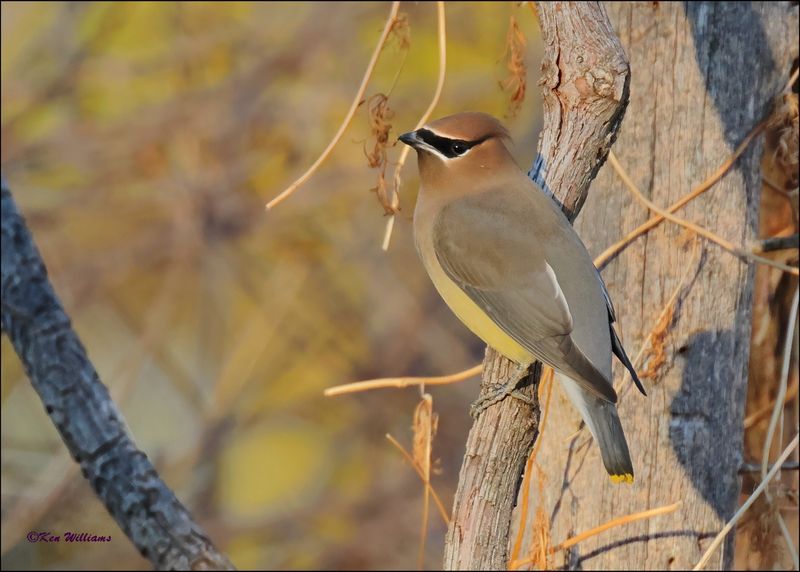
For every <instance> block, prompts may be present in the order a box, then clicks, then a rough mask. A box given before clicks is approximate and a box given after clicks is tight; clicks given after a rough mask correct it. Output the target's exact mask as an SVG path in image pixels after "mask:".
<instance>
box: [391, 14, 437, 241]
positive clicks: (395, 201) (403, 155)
mask: <svg viewBox="0 0 800 572" xmlns="http://www.w3.org/2000/svg"><path fill="white" fill-rule="evenodd" d="M436 13H437V14H438V21H439V78H438V80H437V81H436V91H434V93H433V99H431V102H430V104H429V105H428V109H426V110H425V113H423V114H422V117H421V118H420V120H419V121H418V122H417V125H416V127H414V129H419V128H420V127H422V126H423V125H425V124H426V123H427V122H428V119H430V116H431V113H433V110H434V109H435V108H436V106H437V105H438V103H439V98H440V97H441V96H442V88H443V87H444V76H445V71H446V70H447V29H446V25H445V24H446V21H445V13H444V2H437V3H436ZM409 151H411V147H408V146H406V145H403V150H402V151H400V158H399V159H398V160H397V164H396V165H395V168H394V188H393V189H392V191H391V194H392V210H394V211H395V213H396V212H397V207H398V206H399V205H400V170H401V169H402V168H403V165H405V163H406V159H407V158H408V153H409ZM396 216H397V215H396V214H392V215H390V216H389V220H387V221H386V232H385V233H384V236H383V245H382V246H381V248H383V250H384V251H387V250H389V242H390V241H391V240H392V231H393V230H394V219H395V217H396Z"/></svg>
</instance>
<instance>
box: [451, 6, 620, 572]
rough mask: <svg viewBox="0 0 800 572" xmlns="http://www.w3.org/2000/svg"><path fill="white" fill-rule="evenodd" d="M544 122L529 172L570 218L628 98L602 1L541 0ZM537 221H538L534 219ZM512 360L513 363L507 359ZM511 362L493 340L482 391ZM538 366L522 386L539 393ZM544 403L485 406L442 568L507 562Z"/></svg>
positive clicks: (498, 566)
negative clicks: (549, 0) (517, 505)
mask: <svg viewBox="0 0 800 572" xmlns="http://www.w3.org/2000/svg"><path fill="white" fill-rule="evenodd" d="M538 9H539V18H540V24H541V27H542V33H543V36H544V39H545V56H544V60H543V62H542V71H543V80H542V83H543V86H544V87H543V91H544V110H545V116H544V125H545V127H544V131H543V133H542V137H541V140H540V156H539V158H538V159H537V161H536V164H535V165H534V167H533V169H532V170H531V173H530V174H529V175H530V176H531V178H533V179H534V180H535V181H537V182H539V184H540V185H541V186H542V187H543V188H545V189H547V190H548V192H551V193H552V194H553V195H554V196H555V197H556V198H557V200H559V201H560V202H561V203H562V204H563V205H564V206H563V208H564V211H565V212H566V213H567V216H568V217H570V220H572V219H574V217H575V216H576V215H577V213H578V211H579V210H580V208H581V206H582V205H583V202H584V200H585V198H586V193H587V191H588V188H589V183H590V182H591V180H592V179H593V178H594V176H595V175H596V174H597V171H598V169H599V168H600V165H602V163H603V161H604V160H605V157H606V155H607V154H608V150H609V147H610V145H611V143H612V142H613V140H614V137H615V134H616V130H617V128H618V126H619V122H620V120H621V118H622V115H623V113H624V111H625V106H626V105H627V98H628V81H629V79H628V64H627V59H626V58H625V54H624V52H623V51H622V47H621V46H620V44H619V41H618V40H617V38H616V35H615V34H614V31H613V29H612V28H611V25H610V24H609V22H608V17H607V15H606V13H605V10H604V9H603V7H602V6H600V5H599V4H598V3H596V2H586V3H574V4H570V3H562V2H556V3H552V4H550V3H546V4H540V5H539V8H538ZM531 222H532V223H533V221H531ZM511 369H512V370H513V368H511ZM508 370H509V363H508V361H507V360H505V359H504V358H503V357H502V356H500V355H499V354H497V353H496V352H494V351H492V350H487V352H486V358H485V360H484V374H483V379H482V383H481V393H482V394H484V393H486V392H487V391H491V390H492V388H494V387H496V386H497V385H502V383H503V382H504V380H505V375H506V374H507V372H508ZM538 370H539V368H538V367H537V368H534V373H533V375H532V376H530V377H529V379H528V385H527V387H526V388H525V391H526V392H527V394H528V395H529V396H532V397H534V398H535V393H536V388H537V387H538V383H530V382H531V381H533V380H537V379H538ZM538 420H539V404H538V402H536V401H534V404H533V406H529V405H525V404H523V403H522V402H520V401H519V400H516V399H505V400H503V401H501V402H500V403H498V404H496V405H494V406H492V407H490V408H488V409H486V410H485V411H484V412H483V413H482V414H481V415H480V417H479V418H478V419H477V420H476V422H475V424H474V425H473V427H472V429H471V430H470V434H469V436H468V438H467V450H466V455H465V457H464V462H463V464H462V467H461V473H460V475H459V483H458V490H457V491H456V495H455V502H454V507H453V519H452V522H451V525H450V529H449V530H448V534H447V540H446V545H445V562H444V567H445V569H446V570H505V569H506V564H507V559H508V548H507V546H508V535H509V530H510V526H511V516H512V512H513V507H514V503H515V500H516V496H517V491H518V486H519V482H520V479H521V474H522V471H523V469H524V464H525V461H526V459H527V456H528V454H529V452H530V450H531V448H532V447H533V443H534V440H535V439H536V436H537V434H538Z"/></svg>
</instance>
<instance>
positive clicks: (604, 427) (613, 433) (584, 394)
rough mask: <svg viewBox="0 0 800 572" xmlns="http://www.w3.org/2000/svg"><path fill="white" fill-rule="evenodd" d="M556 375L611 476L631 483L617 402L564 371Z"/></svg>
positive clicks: (631, 473) (629, 466)
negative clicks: (568, 375) (598, 393)
mask: <svg viewBox="0 0 800 572" xmlns="http://www.w3.org/2000/svg"><path fill="white" fill-rule="evenodd" d="M558 377H559V379H561V384H562V386H563V387H564V390H565V391H566V392H567V395H568V396H569V398H570V401H572V403H573V404H574V405H575V407H576V408H577V409H578V411H579V412H580V414H581V417H583V420H584V421H585V422H586V425H588V426H589V430H590V431H591V432H592V435H593V436H594V440H595V442H596V443H597V445H598V446H599V447H600V456H601V457H602V458H603V465H605V467H606V471H608V474H609V475H611V480H612V481H613V482H615V483H633V463H632V462H631V454H630V452H629V451H628V443H627V441H626V440H625V433H623V431H622V424H621V423H620V421H619V415H617V406H616V405H615V404H613V403H609V402H608V401H605V400H603V399H600V398H598V397H596V396H594V395H592V394H591V393H589V392H588V391H586V390H585V389H583V388H582V387H581V386H580V385H578V383H577V382H575V381H573V380H572V379H570V378H568V377H566V376H565V375H559V376H558Z"/></svg>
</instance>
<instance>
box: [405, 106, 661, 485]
mask: <svg viewBox="0 0 800 572" xmlns="http://www.w3.org/2000/svg"><path fill="white" fill-rule="evenodd" d="M399 140H400V141H401V142H403V143H405V144H406V145H409V146H410V147H412V148H413V149H414V150H415V151H416V152H417V163H418V167H419V180H420V189H419V194H418V198H417V204H416V207H415V209H414V220H413V229H414V242H415V244H416V248H417V252H418V254H419V256H420V259H421V260H422V264H423V266H424V268H425V270H426V271H427V273H428V275H429V276H430V278H431V280H432V282H433V284H434V286H435V287H436V290H437V291H438V292H439V294H440V295H441V297H442V298H443V299H444V301H445V303H446V304H447V305H448V306H449V307H450V309H451V310H452V311H453V313H454V314H455V315H456V316H457V317H458V318H459V319H460V320H461V322H463V323H464V325H466V326H467V328H469V329H470V330H471V331H472V332H473V333H474V334H476V335H477V336H478V337H479V338H481V339H482V340H483V341H484V342H485V343H486V344H487V345H489V346H491V347H492V348H494V349H495V350H497V351H498V352H499V353H500V354H502V355H503V356H505V357H506V358H508V359H509V360H511V361H512V362H514V363H516V364H517V367H518V368H519V372H518V373H517V376H516V378H515V379H510V380H509V383H508V384H507V386H506V387H504V388H503V390H502V394H501V395H500V396H499V398H498V397H493V398H492V400H491V401H490V403H489V404H491V403H492V402H495V401H498V400H499V399H502V398H504V397H505V396H506V395H508V394H511V393H513V390H514V387H515V386H516V385H517V383H518V382H519V381H520V380H521V379H522V378H523V377H524V374H525V373H526V372H527V371H528V368H529V366H530V365H531V364H532V363H533V362H535V361H537V360H538V361H540V362H542V363H544V364H546V365H548V366H550V367H552V368H553V369H554V370H555V372H556V373H557V374H558V375H557V377H558V379H559V380H560V382H561V384H562V386H563V388H564V390H565V393H566V394H567V396H568V397H569V399H570V400H571V402H572V403H573V404H574V406H575V407H576V408H577V410H578V412H579V413H580V414H581V417H582V418H583V420H584V421H585V422H586V425H587V426H588V427H589V430H590V431H591V433H592V435H593V437H594V440H595V441H596V442H597V444H598V446H599V448H600V456H601V458H602V461H603V464H604V466H605V469H606V471H607V472H608V474H609V475H610V477H611V480H612V481H613V482H615V483H620V482H623V483H632V482H633V478H634V477H633V474H634V473H633V463H632V461H631V456H630V452H629V449H628V444H627V441H626V439H625V434H624V432H623V429H622V424H621V422H620V418H619V415H618V413H617V407H616V403H617V394H616V392H615V390H614V388H613V385H612V375H611V359H612V353H613V354H614V355H616V356H617V357H618V358H619V360H620V361H621V362H622V364H623V365H624V366H625V368H627V370H628V371H629V372H630V374H631V378H632V379H633V381H634V383H635V384H636V386H637V387H638V388H639V390H640V391H641V392H642V393H643V394H645V395H646V393H645V390H644V387H643V386H642V383H641V381H640V380H639V377H638V376H637V375H636V371H635V369H634V367H633V365H632V364H631V362H630V359H629V358H628V356H627V354H626V353H625V349H624V348H623V346H622V343H621V341H620V339H619V337H618V336H617V333H616V331H615V330H614V325H613V324H614V322H615V320H616V317H615V312H614V307H613V305H612V303H611V298H610V297H609V294H608V290H607V289H606V287H605V284H604V283H603V280H602V278H601V277H600V273H599V271H598V270H597V268H596V267H595V265H594V263H593V262H592V259H591V257H590V255H589V253H588V251H587V250H586V246H585V245H584V244H583V242H582V241H581V239H580V237H579V236H578V234H577V233H576V232H575V230H574V229H573V227H572V225H571V224H570V223H569V221H568V220H567V218H566V216H565V215H564V213H563V212H562V210H561V208H560V206H559V205H558V204H557V203H556V201H555V200H554V199H553V198H551V196H548V195H547V194H546V193H545V192H544V191H543V190H542V189H541V187H540V186H539V185H537V184H536V183H534V182H533V181H532V180H531V179H530V178H529V177H528V176H527V175H526V174H525V173H524V172H523V171H522V170H521V169H520V168H519V166H518V165H517V164H516V162H515V160H514V158H513V157H512V155H511V153H510V152H509V149H508V147H507V142H509V141H510V135H509V132H508V130H507V129H506V128H505V127H504V126H503V125H502V123H501V122H500V121H499V120H497V119H496V118H495V117H493V116H491V115H489V114H486V113H481V112H462V113H457V114H455V115H450V116H447V117H443V118H441V119H437V120H435V121H431V122H429V123H426V124H425V125H423V126H422V127H420V128H419V129H416V130H414V131H411V132H408V133H404V134H403V135H401V136H400V137H399Z"/></svg>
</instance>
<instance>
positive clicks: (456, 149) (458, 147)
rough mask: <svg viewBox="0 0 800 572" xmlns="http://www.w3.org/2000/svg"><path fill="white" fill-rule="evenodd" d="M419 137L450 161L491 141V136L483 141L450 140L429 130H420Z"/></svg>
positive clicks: (418, 131)
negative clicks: (476, 146) (488, 140)
mask: <svg viewBox="0 0 800 572" xmlns="http://www.w3.org/2000/svg"><path fill="white" fill-rule="evenodd" d="M417 137H419V138H420V139H421V140H422V141H424V142H425V143H427V144H428V145H430V146H431V147H433V148H435V149H436V150H437V151H439V153H441V154H442V155H444V156H445V157H447V158H448V159H452V158H454V157H458V156H460V155H463V154H464V153H466V152H467V151H469V150H470V149H472V148H473V147H475V145H480V144H481V143H483V142H484V141H486V140H487V139H489V138H490V137H491V135H489V136H487V137H484V138H482V139H478V140H477V141H464V140H463V139H448V138H447V137H442V136H441V135H436V133H434V132H433V131H429V130H428V129H419V130H417Z"/></svg>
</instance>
